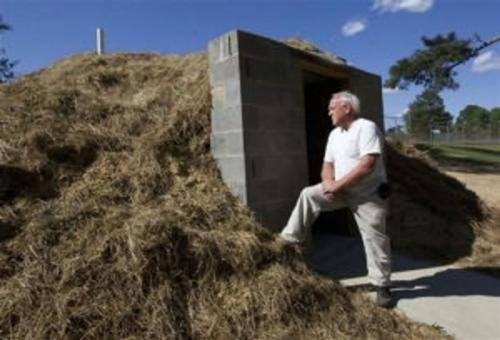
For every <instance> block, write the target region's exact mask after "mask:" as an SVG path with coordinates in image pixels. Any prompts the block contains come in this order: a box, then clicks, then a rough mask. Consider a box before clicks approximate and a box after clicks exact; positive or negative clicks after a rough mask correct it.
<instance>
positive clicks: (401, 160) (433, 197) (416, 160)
mask: <svg viewBox="0 0 500 340" xmlns="http://www.w3.org/2000/svg"><path fill="white" fill-rule="evenodd" d="M387 164H388V175H389V181H390V182H391V183H392V185H393V187H394V194H393V196H392V197H391V212H390V215H389V218H388V226H389V231H390V235H391V238H392V242H393V245H394V248H395V249H398V250H400V251H403V252H406V253H409V254H411V255H415V256H419V257H425V258H430V259H434V260H439V261H445V262H449V261H453V260H457V259H459V258H461V257H464V256H467V255H470V254H471V252H472V247H473V243H474V240H475V238H476V236H477V233H478V230H479V224H480V223H482V222H483V221H487V220H488V218H489V217H488V211H487V209H486V207H485V206H484V204H483V203H482V201H481V200H480V199H479V197H478V196H477V195H476V193H474V192H472V191H470V190H468V189H467V188H466V187H465V186H464V185H463V184H462V183H461V182H459V181H457V180H456V179H454V178H452V177H450V176H447V175H446V174H444V173H442V172H440V171H439V170H438V169H437V168H436V167H435V164H433V162H432V161H430V160H429V158H428V157H427V156H426V155H425V154H422V153H420V152H419V151H418V150H416V149H415V148H413V147H411V146H408V145H402V144H399V143H391V144H389V145H388V146H387Z"/></svg>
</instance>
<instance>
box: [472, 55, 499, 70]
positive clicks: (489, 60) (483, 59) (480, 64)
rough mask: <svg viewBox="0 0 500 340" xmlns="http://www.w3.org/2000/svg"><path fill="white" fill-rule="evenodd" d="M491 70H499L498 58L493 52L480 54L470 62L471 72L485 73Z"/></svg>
mask: <svg viewBox="0 0 500 340" xmlns="http://www.w3.org/2000/svg"><path fill="white" fill-rule="evenodd" d="M493 70H500V56H498V55H496V54H495V53H494V52H493V51H488V52H484V53H481V54H480V55H479V56H478V57H477V58H476V59H474V61H473V62H472V71H473V72H487V71H493Z"/></svg>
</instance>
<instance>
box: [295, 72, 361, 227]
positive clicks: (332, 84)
mask: <svg viewBox="0 0 500 340" xmlns="http://www.w3.org/2000/svg"><path fill="white" fill-rule="evenodd" d="M303 79H304V104H305V112H306V134H307V157H308V170H309V185H313V184H317V183H319V182H320V181H321V175H320V174H321V167H322V165H323V158H324V155H325V147H326V142H327V140H328V135H329V134H330V131H331V130H332V129H333V128H334V126H333V125H332V121H331V118H330V117H329V116H328V104H329V102H330V99H331V97H332V94H333V93H335V92H339V91H342V90H347V89H349V80H348V79H346V78H330V77H325V76H322V75H320V74H317V73H312V72H307V71H305V72H304V74H303ZM312 232H313V233H334V234H337V235H345V236H354V235H356V234H357V228H356V223H355V221H354V217H353V216H352V213H351V212H350V210H349V209H347V208H345V209H339V210H336V211H331V212H322V213H321V214H320V216H319V218H318V220H317V221H316V222H315V223H314V225H313V226H312Z"/></svg>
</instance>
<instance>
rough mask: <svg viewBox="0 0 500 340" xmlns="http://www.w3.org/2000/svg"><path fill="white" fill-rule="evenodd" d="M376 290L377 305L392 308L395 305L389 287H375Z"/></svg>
mask: <svg viewBox="0 0 500 340" xmlns="http://www.w3.org/2000/svg"><path fill="white" fill-rule="evenodd" d="M375 292H376V293H377V305H379V306H380V307H383V308H392V307H394V306H395V301H394V298H393V297H392V295H391V291H390V289H389V287H375Z"/></svg>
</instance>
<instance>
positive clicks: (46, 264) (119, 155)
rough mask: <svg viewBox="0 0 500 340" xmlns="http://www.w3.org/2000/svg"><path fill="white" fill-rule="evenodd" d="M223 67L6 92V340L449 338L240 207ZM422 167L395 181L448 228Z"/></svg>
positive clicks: (116, 74) (132, 73)
mask: <svg viewBox="0 0 500 340" xmlns="http://www.w3.org/2000/svg"><path fill="white" fill-rule="evenodd" d="M207 68H208V66H207V60H206V56H205V55H204V54H191V55H185V56H159V55H140V54H110V55H106V56H100V57H98V56H93V55H79V56H75V57H71V58H68V59H65V60H62V61H61V62H58V63H56V64H54V65H53V66H51V67H49V68H47V69H45V70H41V71H40V72H38V73H35V74H31V75H28V76H25V77H23V78H21V79H19V80H17V81H15V82H13V83H11V84H7V85H1V86H0V122H1V125H0V128H1V134H0V157H1V159H0V161H1V163H0V202H1V206H0V230H1V233H0V236H1V241H0V337H2V338H11V339H20V338H29V339H94V338H114V339H118V338H128V339H229V338H230V339H332V338H335V339H353V338H378V339H421V338H427V339H433V338H443V337H445V335H443V334H442V333H441V331H439V330H438V329H435V328H432V327H428V326H423V325H420V324H417V323H413V322H410V321H409V320H407V319H406V318H405V317H403V316H401V315H399V314H397V313H395V312H388V311H385V310H382V309H380V308H377V307H376V306H375V305H374V304H373V303H371V302H370V301H368V300H367V299H365V298H363V297H362V296H361V295H356V294H354V295H353V294H352V293H350V292H348V291H346V290H345V289H344V288H342V287H341V286H340V285H339V284H338V283H337V282H336V281H335V280H327V279H324V278H320V277H319V276H317V275H315V274H314V273H312V272H311V271H310V270H309V269H308V267H307V266H306V264H305V262H304V261H303V257H302V254H301V252H300V250H299V249H297V248H295V247H293V246H290V245H287V244H284V243H282V242H280V241H278V240H277V239H276V238H275V236H274V235H272V234H271V233H270V232H268V231H267V230H265V229H264V228H262V227H261V226H260V225H258V224H257V223H256V222H255V220H254V219H253V218H252V215H251V213H250V212H249V211H248V210H247V209H246V208H245V207H244V206H242V205H241V204H240V203H239V202H238V200H237V199H236V198H235V197H234V196H232V195H231V194H230V192H229V191H228V189H227V187H226V186H225V185H224V183H223V181H222V180H221V177H220V174H219V172H218V170H217V169H216V166H215V164H214V161H213V159H212V157H211V156H210V153H209V134H210V105H211V98H210V87H209V82H208V77H207ZM392 157H393V158H392V160H391V162H392V161H396V162H400V160H399V159H398V157H400V154H399V153H397V152H396V151H394V155H393V156H392ZM401 157H402V156H401ZM415 166H416V165H411V166H410V168H406V167H405V166H401V167H400V168H399V167H396V168H393V170H392V171H393V172H394V171H397V172H401V171H403V172H404V171H408V172H409V173H405V174H404V176H399V175H398V176H396V177H397V178H399V179H400V181H399V182H398V180H395V182H397V188H396V189H397V192H400V193H401V194H398V195H401V196H396V198H397V197H400V198H401V199H402V200H403V201H404V202H405V204H409V205H413V206H418V207H421V208H422V209H424V210H425V209H427V210H429V211H431V213H429V214H430V215H429V216H436V215H440V214H441V213H442V212H443V211H442V210H440V209H442V205H441V204H438V202H436V203H431V202H425V203H422V204H421V202H419V199H420V197H419V196H416V198H415V199H412V197H413V196H411V195H412V194H411V193H412V192H413V191H414V190H417V189H418V188H417V187H422V185H426V184H425V183H426V182H425V181H424V182H412V181H417V178H416V177H418V178H420V177H419V176H415V173H416V172H415V171H410V170H409V169H414V167H415ZM422 169H423V170H422ZM418 170H419V171H420V170H422V171H427V170H428V169H427V168H425V169H424V168H418ZM422 176H425V174H422ZM405 181H406V182H405ZM407 181H409V182H408V183H410V184H408V185H407V184H405V183H407ZM419 181H422V179H421V178H420V179H419ZM412 183H413V184H412ZM423 183H424V184H423ZM429 185H430V184H429ZM442 185H443V186H442V187H440V188H441V189H442V190H449V188H454V189H456V190H458V191H460V190H462V191H463V190H464V189H463V188H462V187H456V184H451V182H450V183H448V184H446V183H445V184H442ZM408 188H410V189H411V190H410V189H408ZM415 188H417V189H415ZM407 189H408V190H407ZM422 189H425V187H423V188H422ZM438 189H439V188H438ZM418 190H420V189H418ZM444 194H445V193H443V195H444ZM467 195H469V194H467ZM467 195H465V194H464V196H463V200H464V206H467V205H468V204H470V202H469V201H467V200H468V199H472V200H474V199H475V198H470V197H469V196H467ZM459 199H462V198H459ZM450 204H451V203H450ZM433 209H435V210H436V211H433ZM474 209H475V208H472V210H471V211H472V212H471V211H469V210H467V211H466V212H463V214H465V215H467V218H469V216H468V214H473V213H475V210H474ZM398 216H399V214H398V213H397V212H395V217H394V219H396V220H397V219H398V218H401V217H398ZM433 218H434V217H433ZM436 218H437V217H436ZM440 221H441V220H440ZM443 221H445V220H443ZM403 222H404V223H403V224H404V225H405V226H406V225H408V224H405V223H407V221H403ZM401 223H402V222H401V221H399V220H397V222H396V224H398V225H403V224H401ZM415 223H416V222H415ZM422 223H423V222H422ZM422 223H420V224H418V223H416V224H412V225H410V226H409V227H408V230H410V231H408V232H410V233H411V234H406V235H412V237H413V235H415V234H417V233H418V231H417V230H416V229H417V228H420V227H421V226H422ZM439 223H441V222H439ZM443 223H444V222H443ZM442 229H443V230H445V228H442ZM398 232H399V233H400V234H398V237H396V241H397V242H404V241H401V240H405V233H406V231H405V229H402V228H401V229H400V230H399V231H398ZM422 237H423V236H422ZM441 245H442V243H439V244H436V245H435V244H431V243H430V244H429V247H433V246H441ZM422 246H423V243H421V244H419V247H422ZM401 247H402V248H405V249H410V251H411V250H412V249H413V248H412V247H411V246H409V245H407V244H405V243H402V246H401Z"/></svg>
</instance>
